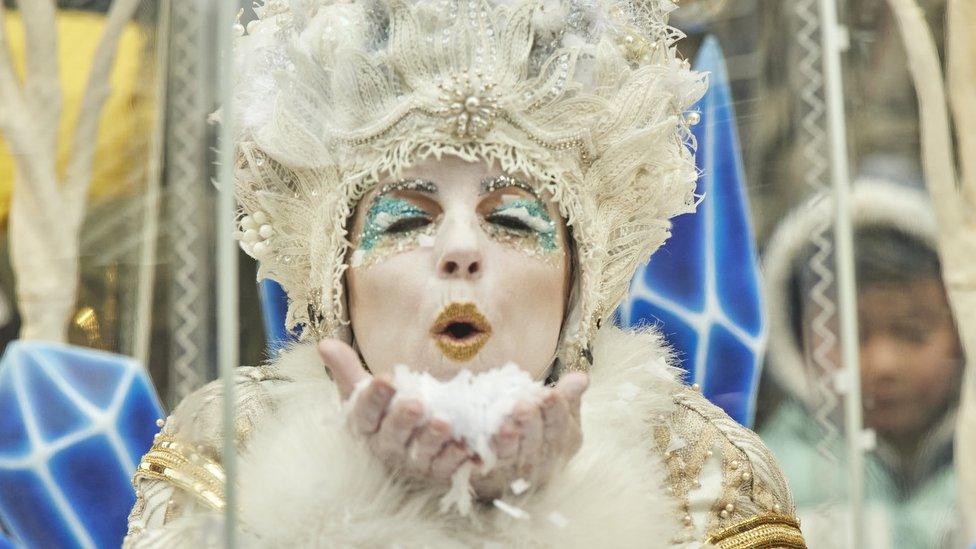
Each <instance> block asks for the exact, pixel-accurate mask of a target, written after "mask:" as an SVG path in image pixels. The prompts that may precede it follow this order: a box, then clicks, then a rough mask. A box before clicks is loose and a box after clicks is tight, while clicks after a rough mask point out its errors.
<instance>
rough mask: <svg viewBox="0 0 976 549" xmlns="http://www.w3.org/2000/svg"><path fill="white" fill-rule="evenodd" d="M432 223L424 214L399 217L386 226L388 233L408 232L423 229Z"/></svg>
mask: <svg viewBox="0 0 976 549" xmlns="http://www.w3.org/2000/svg"><path fill="white" fill-rule="evenodd" d="M427 225H430V219H428V218H426V217H422V216H411V217H403V218H400V219H397V220H396V221H394V222H393V223H390V226H389V227H387V228H386V231H385V232H386V233H387V234H397V233H406V232H410V231H413V230H416V229H422V228H424V227H426V226H427Z"/></svg>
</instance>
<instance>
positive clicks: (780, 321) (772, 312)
mask: <svg viewBox="0 0 976 549" xmlns="http://www.w3.org/2000/svg"><path fill="white" fill-rule="evenodd" d="M833 215H834V210H833V202H832V201H831V200H829V198H827V197H824V196H815V197H813V199H811V200H810V201H808V202H807V203H805V204H803V205H801V206H800V207H798V208H796V209H795V210H794V211H793V212H791V213H790V215H789V216H787V217H786V219H784V220H783V221H782V222H781V223H780V225H779V226H778V227H777V229H776V231H775V232H774V233H773V236H772V237H771V238H770V240H769V244H768V246H767V247H766V251H765V253H764V254H763V275H764V281H765V286H766V303H767V310H768V314H769V323H768V324H769V343H768V350H767V355H766V356H767V358H768V360H767V366H766V367H767V368H768V369H769V373H770V375H771V376H772V377H773V379H774V380H775V381H776V383H777V385H779V386H780V387H781V388H782V389H783V390H784V391H786V393H787V394H788V395H789V396H790V397H792V398H794V399H796V400H797V401H799V402H800V403H802V404H803V405H804V406H807V407H811V408H813V407H816V402H815V398H816V397H815V395H814V391H813V390H812V389H811V383H810V375H811V374H810V372H809V371H808V368H807V366H806V360H805V359H804V354H803V349H802V347H801V345H800V341H798V340H797V334H795V333H794V329H793V327H794V325H795V323H794V318H795V316H796V315H797V314H799V311H795V310H793V309H794V303H793V300H792V299H791V295H790V294H791V285H792V284H793V280H794V277H795V275H796V273H795V272H794V270H795V266H796V261H797V260H798V258H799V257H800V255H801V254H803V253H805V252H807V250H808V249H809V246H810V244H811V234H813V233H814V232H816V230H817V229H818V228H819V227H820V226H822V225H823V224H824V223H825V222H826V223H829V222H830V220H832V219H833ZM851 218H852V222H853V225H854V228H855V230H856V229H862V228H866V227H886V228H892V229H895V230H898V231H901V232H903V233H904V234H906V235H908V236H911V237H913V238H915V239H917V240H919V241H920V242H922V243H923V244H925V245H926V246H929V247H930V248H931V249H932V250H936V249H937V242H936V238H937V232H936V231H937V228H936V220H935V215H934V214H933V212H932V209H931V206H930V205H929V200H928V197H927V196H926V194H925V193H924V192H922V191H921V190H918V189H913V188H909V187H906V186H903V185H897V184H894V183H891V182H888V181H884V180H878V179H863V178H862V179H859V180H858V181H857V182H856V183H855V184H854V187H853V191H852V194H851Z"/></svg>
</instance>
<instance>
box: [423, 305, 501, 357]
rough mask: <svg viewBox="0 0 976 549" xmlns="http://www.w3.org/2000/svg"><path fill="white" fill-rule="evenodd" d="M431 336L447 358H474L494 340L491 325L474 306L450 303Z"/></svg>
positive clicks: (432, 330) (438, 318) (432, 329)
mask: <svg viewBox="0 0 976 549" xmlns="http://www.w3.org/2000/svg"><path fill="white" fill-rule="evenodd" d="M430 335H431V337H433V338H434V341H435V342H436V343H437V347H438V348H440V350H441V352H442V353H444V356H446V357H447V358H449V359H451V360H454V361H457V362H465V361H468V360H471V359H472V358H474V356H475V355H476V354H478V351H480V350H481V348H482V347H484V346H485V343H487V342H488V339H489V338H490V337H491V323H489V322H488V319H486V318H485V316H484V315H483V314H481V311H479V310H478V306H477V305H475V304H474V303H449V304H447V305H446V306H445V307H444V308H443V309H441V312H440V314H438V315H437V318H436V319H435V320H434V324H433V326H431V328H430Z"/></svg>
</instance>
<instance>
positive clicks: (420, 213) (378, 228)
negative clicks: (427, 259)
mask: <svg viewBox="0 0 976 549" xmlns="http://www.w3.org/2000/svg"><path fill="white" fill-rule="evenodd" d="M380 214H388V215H390V216H392V217H393V218H394V220H395V221H396V220H400V219H403V218H407V217H426V216H427V212H425V211H424V210H422V209H420V208H418V207H417V206H416V205H414V204H413V203H412V202H410V201H409V200H404V199H402V198H396V197H390V196H381V197H379V198H377V199H376V201H375V202H373V205H372V206H370V208H369V211H368V212H366V222H365V223H364V224H363V234H362V237H361V238H360V240H359V249H361V250H365V251H369V250H372V249H373V248H374V247H375V246H376V243H377V242H379V241H380V239H382V238H383V236H384V235H385V234H386V229H387V227H389V225H387V226H383V225H380V224H379V222H378V221H377V218H378V217H379V216H380Z"/></svg>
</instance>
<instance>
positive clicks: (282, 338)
mask: <svg viewBox="0 0 976 549" xmlns="http://www.w3.org/2000/svg"><path fill="white" fill-rule="evenodd" d="M258 290H259V293H260V295H261V316H262V317H263V319H264V336H265V340H266V341H267V348H268V353H269V354H270V355H271V356H272V357H274V356H277V355H278V353H279V352H281V350H282V349H284V348H285V347H286V346H287V345H288V344H289V343H292V342H294V341H296V340H297V339H298V338H297V337H296V334H294V333H291V332H289V331H288V329H287V328H285V316H286V315H287V313H288V294H287V293H285V289H284V288H282V287H281V285H280V284H278V283H277V282H275V281H274V280H271V279H270V278H265V279H264V280H262V281H261V282H259V283H258Z"/></svg>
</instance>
